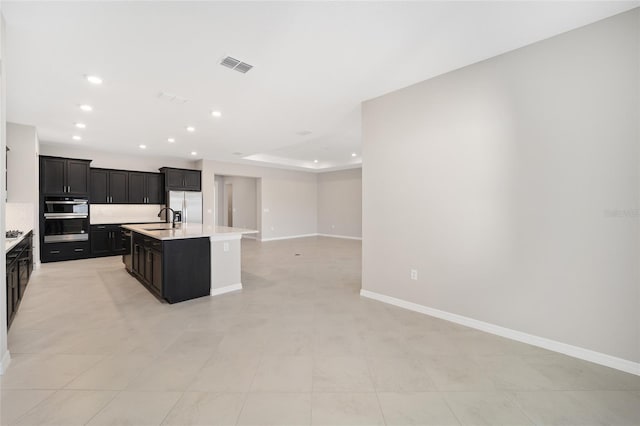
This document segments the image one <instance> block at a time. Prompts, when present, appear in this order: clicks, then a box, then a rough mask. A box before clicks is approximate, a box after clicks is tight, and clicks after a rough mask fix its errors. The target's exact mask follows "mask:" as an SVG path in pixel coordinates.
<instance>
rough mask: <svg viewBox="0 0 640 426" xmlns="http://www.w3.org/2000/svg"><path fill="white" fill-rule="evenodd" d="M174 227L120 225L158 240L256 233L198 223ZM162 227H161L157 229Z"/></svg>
mask: <svg viewBox="0 0 640 426" xmlns="http://www.w3.org/2000/svg"><path fill="white" fill-rule="evenodd" d="M177 226H178V227H176V228H175V229H173V228H172V227H171V224H170V223H165V222H163V223H144V224H137V225H122V227H123V228H126V229H130V230H131V231H134V232H137V233H139V234H143V235H147V236H149V237H152V238H155V239H158V240H179V239H186V238H208V237H230V238H232V237H242V235H244V234H257V233H258V231H257V230H255V229H244V228H231V227H228V226H204V225H202V224H199V223H183V224H179V225H177ZM158 228H162V229H158Z"/></svg>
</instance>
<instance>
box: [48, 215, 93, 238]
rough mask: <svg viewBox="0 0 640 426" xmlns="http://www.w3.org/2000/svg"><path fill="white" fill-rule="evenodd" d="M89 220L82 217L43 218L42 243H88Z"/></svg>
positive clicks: (84, 216)
mask: <svg viewBox="0 0 640 426" xmlns="http://www.w3.org/2000/svg"><path fill="white" fill-rule="evenodd" d="M88 240H89V220H88V218H87V216H86V215H82V217H68V218H64V219H63V218H60V217H45V219H44V242H45V243H59V242H67V241H88Z"/></svg>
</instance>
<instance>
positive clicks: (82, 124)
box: [75, 123, 87, 129]
mask: <svg viewBox="0 0 640 426" xmlns="http://www.w3.org/2000/svg"><path fill="white" fill-rule="evenodd" d="M75 126H76V127H77V128H78V129H84V128H85V127H87V125H86V124H84V123H76V124H75Z"/></svg>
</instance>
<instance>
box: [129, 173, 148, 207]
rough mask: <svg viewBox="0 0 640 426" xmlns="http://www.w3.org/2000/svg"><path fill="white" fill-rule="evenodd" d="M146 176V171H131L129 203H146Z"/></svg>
mask: <svg viewBox="0 0 640 426" xmlns="http://www.w3.org/2000/svg"><path fill="white" fill-rule="evenodd" d="M145 178H146V174H145V173H135V172H129V203H131V204H144V203H145V197H146V191H145Z"/></svg>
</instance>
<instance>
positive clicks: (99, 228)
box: [90, 225, 125, 257]
mask: <svg viewBox="0 0 640 426" xmlns="http://www.w3.org/2000/svg"><path fill="white" fill-rule="evenodd" d="M90 240H91V255H92V256H96V257H98V256H115V255H119V254H123V253H124V252H125V246H124V242H123V241H124V240H123V238H122V228H121V227H120V225H91V238H90Z"/></svg>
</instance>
